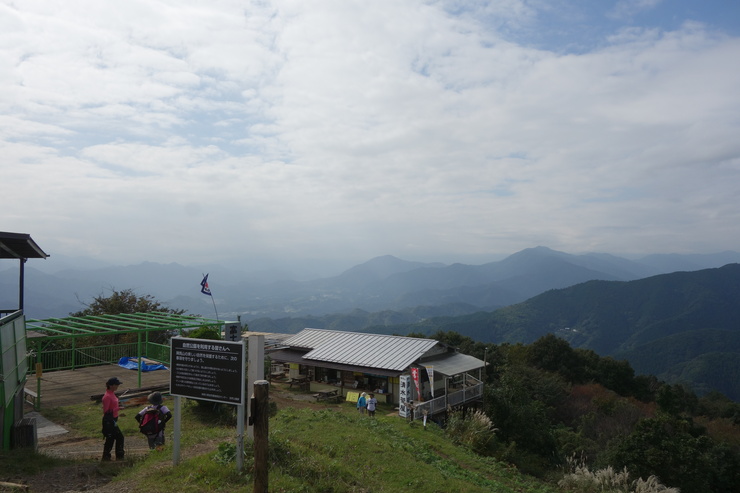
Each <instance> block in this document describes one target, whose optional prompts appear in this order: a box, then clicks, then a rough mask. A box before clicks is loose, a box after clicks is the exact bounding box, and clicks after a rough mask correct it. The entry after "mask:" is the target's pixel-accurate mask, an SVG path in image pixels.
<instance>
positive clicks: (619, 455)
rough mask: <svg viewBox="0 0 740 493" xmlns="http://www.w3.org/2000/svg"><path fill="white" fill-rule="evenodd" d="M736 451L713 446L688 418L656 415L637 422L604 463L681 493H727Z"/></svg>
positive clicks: (732, 485)
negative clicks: (650, 478)
mask: <svg viewBox="0 0 740 493" xmlns="http://www.w3.org/2000/svg"><path fill="white" fill-rule="evenodd" d="M738 457H739V456H738V453H737V451H734V452H733V451H732V450H731V449H730V448H728V447H726V446H723V445H718V444H716V443H715V442H713V441H712V440H711V439H710V438H709V437H708V436H707V435H705V434H704V432H703V429H701V428H698V427H696V426H695V425H694V424H693V422H692V421H691V420H690V419H688V418H681V417H676V416H671V415H668V414H665V413H663V414H660V415H658V416H657V417H655V418H647V419H643V420H641V421H640V422H639V423H637V425H636V426H635V428H634V430H633V431H632V433H630V434H629V435H628V436H627V437H625V438H624V439H623V440H618V441H617V440H615V441H614V442H613V443H612V444H611V445H610V447H609V452H608V454H607V460H608V463H609V464H611V465H613V466H614V467H616V468H622V467H627V469H629V471H630V472H632V473H634V474H635V475H637V476H641V477H648V476H652V475H655V476H657V477H658V478H660V480H661V482H662V483H664V484H667V485H670V486H677V487H679V488H680V489H681V492H682V493H706V492H708V491H711V492H713V493H724V492H727V493H730V492H736V491H738V490H737V489H736V486H737V484H738V483H737V480H738V479H739V478H738V470H740V467H738V465H739V464H740V463H739V459H738Z"/></svg>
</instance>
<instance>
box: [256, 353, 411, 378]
mask: <svg viewBox="0 0 740 493" xmlns="http://www.w3.org/2000/svg"><path fill="white" fill-rule="evenodd" d="M304 354H305V353H302V352H299V351H291V350H290V349H281V350H279V351H275V352H273V353H270V358H272V359H273V360H275V361H281V362H283V363H298V364H300V365H306V366H315V367H321V368H329V369H332V370H340V371H351V372H357V373H369V374H371V375H378V376H381V377H397V376H398V375H400V374H401V373H402V372H401V371H395V370H386V369H383V368H370V367H367V366H357V365H346V364H342V363H334V362H331V361H315V360H309V359H305V358H304V357H303V356H304Z"/></svg>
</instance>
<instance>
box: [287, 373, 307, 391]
mask: <svg viewBox="0 0 740 493" xmlns="http://www.w3.org/2000/svg"><path fill="white" fill-rule="evenodd" d="M293 385H297V386H298V388H299V389H303V390H305V389H307V388H308V385H309V381H308V377H307V376H301V377H298V378H291V379H290V382H289V386H288V387H289V388H291V389H292V388H293Z"/></svg>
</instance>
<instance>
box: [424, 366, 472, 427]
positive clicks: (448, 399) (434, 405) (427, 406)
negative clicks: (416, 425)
mask: <svg viewBox="0 0 740 493" xmlns="http://www.w3.org/2000/svg"><path fill="white" fill-rule="evenodd" d="M482 398H483V382H481V381H480V380H478V379H477V378H475V377H473V376H471V375H467V374H466V375H465V381H464V384H463V388H462V389H460V390H457V391H455V392H448V393H447V394H445V395H443V396H442V397H437V398H434V399H432V400H429V401H425V402H419V403H416V404H415V406H414V419H421V418H422V417H423V416H424V412H425V411H426V413H427V415H428V416H429V417H431V416H434V415H435V414H440V413H443V412H445V411H446V410H447V409H448V408H451V407H455V406H461V405H463V404H467V403H470V402H474V401H478V400H481V399H482Z"/></svg>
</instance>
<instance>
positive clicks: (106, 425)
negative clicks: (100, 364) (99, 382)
mask: <svg viewBox="0 0 740 493" xmlns="http://www.w3.org/2000/svg"><path fill="white" fill-rule="evenodd" d="M121 383H122V382H121V381H120V380H119V379H118V378H116V377H111V378H109V379H108V381H107V382H105V394H104V395H103V436H104V437H105V444H104V445H103V460H104V461H109V460H111V451H112V450H113V446H114V445H115V449H116V460H123V459H124V455H125V453H124V449H123V433H121V429H120V428H119V427H118V409H119V408H120V403H119V402H118V396H116V391H117V390H118V386H119V385H121Z"/></svg>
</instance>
